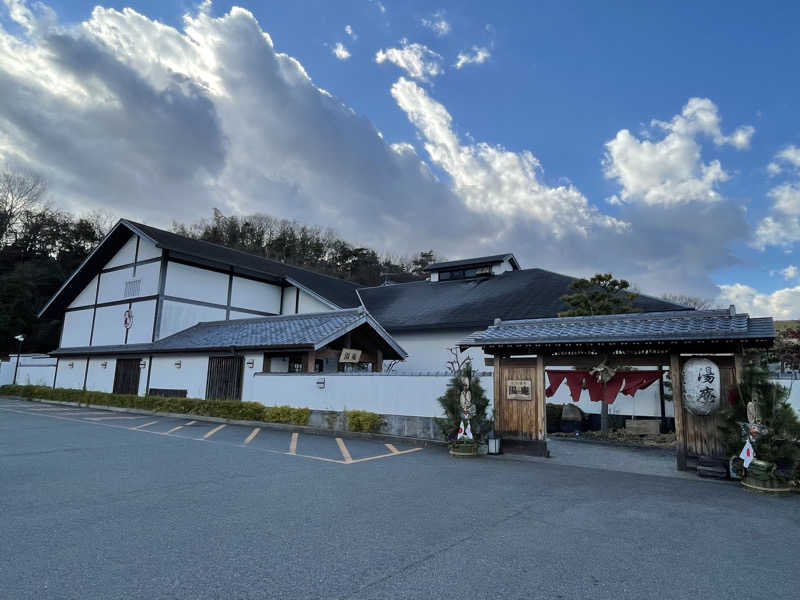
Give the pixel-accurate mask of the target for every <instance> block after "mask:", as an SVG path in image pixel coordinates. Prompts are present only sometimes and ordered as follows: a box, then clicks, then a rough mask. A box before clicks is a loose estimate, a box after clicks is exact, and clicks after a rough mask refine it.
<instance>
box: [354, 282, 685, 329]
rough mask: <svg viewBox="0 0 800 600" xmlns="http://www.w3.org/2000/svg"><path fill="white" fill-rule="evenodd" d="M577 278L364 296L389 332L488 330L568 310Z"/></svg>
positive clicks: (651, 301) (410, 288) (658, 304)
mask: <svg viewBox="0 0 800 600" xmlns="http://www.w3.org/2000/svg"><path fill="white" fill-rule="evenodd" d="M572 280H573V278H572V277H569V276H567V275H560V274H558V273H553V272H551V271H545V270H544V269H523V270H520V271H506V272H505V273H502V274H500V275H494V276H492V277H485V278H477V279H467V280H457V281H442V282H436V283H432V282H430V281H419V282H414V283H403V284H399V285H389V286H381V287H374V288H364V289H361V290H359V291H358V293H359V295H360V296H361V299H362V300H363V302H364V305H365V306H366V307H367V310H369V312H370V313H371V314H372V315H373V316H374V317H375V318H376V319H378V321H380V323H381V324H382V325H383V326H384V327H385V328H386V329H388V330H389V331H392V332H395V331H404V330H405V331H412V330H415V329H417V330H421V329H457V328H463V329H469V328H478V327H487V326H488V325H491V324H492V322H493V321H494V319H495V318H500V319H504V320H507V319H536V318H541V317H556V316H557V315H558V313H559V312H560V311H563V310H566V309H567V308H568V307H567V306H566V305H564V303H563V302H562V301H561V296H563V295H564V294H567V293H569V284H570V282H572ZM635 304H636V306H637V307H638V308H639V309H641V310H642V311H645V312H653V311H669V310H686V307H685V306H681V305H679V304H673V303H672V302H667V301H665V300H658V299H657V298H652V297H650V296H644V295H641V296H639V297H638V298H637V299H636V302H635Z"/></svg>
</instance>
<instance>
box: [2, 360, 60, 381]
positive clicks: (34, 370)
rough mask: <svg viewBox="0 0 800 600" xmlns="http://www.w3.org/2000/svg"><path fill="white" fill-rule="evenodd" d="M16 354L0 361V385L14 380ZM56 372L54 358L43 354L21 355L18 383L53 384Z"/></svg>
mask: <svg viewBox="0 0 800 600" xmlns="http://www.w3.org/2000/svg"><path fill="white" fill-rule="evenodd" d="M16 363H17V356H16V355H14V354H12V355H11V357H10V358H9V360H7V361H2V362H0V385H9V384H11V383H13V381H14V368H15V367H16ZM55 374H56V359H55V358H50V357H49V356H45V355H27V356H26V355H25V354H23V355H22V359H21V360H20V362H19V369H18V370H17V384H18V385H50V386H52V385H53V377H55Z"/></svg>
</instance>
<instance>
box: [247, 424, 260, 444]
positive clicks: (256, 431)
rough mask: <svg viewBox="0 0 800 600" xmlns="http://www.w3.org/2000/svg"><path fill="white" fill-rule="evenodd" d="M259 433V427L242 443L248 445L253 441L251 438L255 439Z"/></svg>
mask: <svg viewBox="0 0 800 600" xmlns="http://www.w3.org/2000/svg"><path fill="white" fill-rule="evenodd" d="M260 431H261V427H256V428H254V429H253V431H251V432H250V435H248V436H247V439H246V440H245V441H244V443H245V444H249V443H250V442H252V441H253V438H254V437H256V436H257V435H258V434H259V432H260Z"/></svg>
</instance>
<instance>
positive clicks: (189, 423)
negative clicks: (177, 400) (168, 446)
mask: <svg viewBox="0 0 800 600" xmlns="http://www.w3.org/2000/svg"><path fill="white" fill-rule="evenodd" d="M195 423H197V421H189V422H188V423H184V424H183V425H178V426H177V427H173V428H172V429H170V430H169V431H168V432H167V435H169V434H170V433H172V432H174V431H178V430H179V429H183V428H184V427H188V426H189V425H194V424H195Z"/></svg>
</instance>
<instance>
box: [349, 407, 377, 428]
mask: <svg viewBox="0 0 800 600" xmlns="http://www.w3.org/2000/svg"><path fill="white" fill-rule="evenodd" d="M344 414H345V415H347V429H348V430H349V431H363V432H365V433H378V432H379V431H380V430H381V427H383V417H381V416H380V415H379V414H376V413H373V412H369V411H368V410H346V411H345V413H344Z"/></svg>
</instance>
